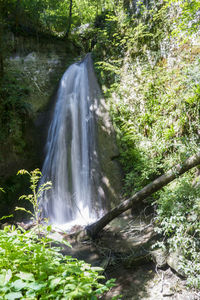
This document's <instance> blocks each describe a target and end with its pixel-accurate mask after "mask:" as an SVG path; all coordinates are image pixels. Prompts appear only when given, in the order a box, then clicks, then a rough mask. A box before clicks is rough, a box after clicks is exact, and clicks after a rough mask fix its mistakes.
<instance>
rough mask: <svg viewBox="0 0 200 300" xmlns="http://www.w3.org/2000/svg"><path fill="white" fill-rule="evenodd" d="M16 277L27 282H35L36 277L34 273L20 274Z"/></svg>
mask: <svg viewBox="0 0 200 300" xmlns="http://www.w3.org/2000/svg"><path fill="white" fill-rule="evenodd" d="M15 276H16V277H18V278H20V279H23V280H26V281H35V278H34V275H33V274H32V273H26V272H20V273H18V274H16V275H15Z"/></svg>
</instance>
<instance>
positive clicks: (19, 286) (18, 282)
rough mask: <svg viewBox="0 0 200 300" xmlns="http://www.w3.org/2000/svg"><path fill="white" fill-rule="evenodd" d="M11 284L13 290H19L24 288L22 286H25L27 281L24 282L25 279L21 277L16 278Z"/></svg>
mask: <svg viewBox="0 0 200 300" xmlns="http://www.w3.org/2000/svg"><path fill="white" fill-rule="evenodd" d="M11 286H12V287H13V288H14V289H15V290H17V291H20V290H22V289H24V288H25V287H26V286H27V282H25V281H23V280H21V279H17V280H15V281H14V282H13V283H12V284H11Z"/></svg>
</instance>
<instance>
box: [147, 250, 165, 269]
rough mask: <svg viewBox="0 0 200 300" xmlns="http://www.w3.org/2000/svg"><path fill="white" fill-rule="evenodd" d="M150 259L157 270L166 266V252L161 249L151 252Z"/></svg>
mask: <svg viewBox="0 0 200 300" xmlns="http://www.w3.org/2000/svg"><path fill="white" fill-rule="evenodd" d="M151 257H152V259H153V261H154V262H155V264H156V266H157V267H158V268H164V267H165V266H166V265H167V252H166V251H164V250H162V249H157V250H153V251H151Z"/></svg>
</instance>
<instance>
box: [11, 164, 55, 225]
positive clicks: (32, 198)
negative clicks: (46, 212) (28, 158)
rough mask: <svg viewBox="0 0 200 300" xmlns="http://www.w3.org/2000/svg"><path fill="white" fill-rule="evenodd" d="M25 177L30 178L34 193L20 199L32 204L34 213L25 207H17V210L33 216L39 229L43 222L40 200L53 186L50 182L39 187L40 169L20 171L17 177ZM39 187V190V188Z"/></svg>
mask: <svg viewBox="0 0 200 300" xmlns="http://www.w3.org/2000/svg"><path fill="white" fill-rule="evenodd" d="M19 174H20V175H24V174H27V175H28V176H29V177H30V183H31V185H30V189H31V191H32V194H29V195H22V196H21V197H19V200H22V199H24V200H26V201H28V202H30V203H31V204H32V206H33V212H32V211H30V210H27V209H26V208H24V207H16V208H15V209H16V210H22V211H25V212H27V213H28V214H30V215H31V216H32V219H33V221H34V222H35V223H36V226H37V227H39V224H40V222H41V213H42V212H41V206H40V199H41V195H42V193H43V192H44V191H45V190H48V189H50V188H51V186H52V184H51V182H50V181H48V182H45V183H44V184H41V185H40V186H39V187H38V182H39V180H40V178H41V176H42V173H41V172H40V170H39V169H35V170H33V171H31V172H28V171H27V170H19V171H18V173H17V175H19ZM37 187H38V188H37Z"/></svg>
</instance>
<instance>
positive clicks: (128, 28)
mask: <svg viewBox="0 0 200 300" xmlns="http://www.w3.org/2000/svg"><path fill="white" fill-rule="evenodd" d="M143 2H144V3H145V4H143ZM0 6H1V7H0V8H1V9H0V12H1V15H0V39H1V40H0V73H1V78H0V115H1V119H0V125H1V126H0V141H5V138H8V137H9V136H10V139H9V142H10V143H11V144H12V145H13V147H17V151H19V152H20V151H21V152H23V149H24V145H23V143H24V140H23V138H22V133H23V130H24V127H25V124H26V121H27V117H28V115H29V113H30V107H29V106H27V103H26V101H25V99H26V97H27V95H28V94H29V90H28V87H27V86H25V85H24V83H23V82H20V80H17V74H16V76H15V77H14V78H12V76H11V75H10V74H8V73H7V72H6V57H8V55H9V51H12V50H13V49H12V47H10V45H9V43H7V41H6V33H7V32H9V31H10V30H12V31H13V32H14V33H15V34H22V35H33V36H35V37H42V36H50V37H52V36H54V37H56V38H57V39H62V40H64V41H66V43H69V42H70V43H73V44H74V45H75V46H76V47H77V49H78V51H79V53H84V52H87V51H91V50H92V53H93V57H94V61H95V68H96V71H97V74H98V77H99V81H100V83H101V86H102V89H103V91H104V94H105V98H106V99H107V102H108V104H109V105H110V111H111V116H112V119H113V124H114V126H115V129H116V132H117V140H118V145H119V149H120V161H121V164H122V166H123V169H124V174H125V176H124V191H123V192H124V194H125V195H127V196H128V195H131V194H133V193H134V192H135V191H137V190H138V189H140V188H141V187H143V186H144V185H145V184H147V183H149V182H150V181H152V180H153V179H155V178H156V177H157V176H159V175H160V174H162V173H164V172H165V171H166V170H168V169H169V168H171V167H172V166H173V165H174V164H176V163H178V162H180V161H182V160H184V159H185V158H187V157H188V156H190V155H192V154H193V153H196V152H198V151H199V141H200V136H199V135H200V123H199V114H200V82H199V78H200V48H199V42H200V41H199V30H200V28H199V27H200V15H199V12H200V3H199V1H198V0H190V1H189V0H188V1H176V0H166V1H156V2H155V1H138V2H135V1H129V0H124V1H121V0H116V1H109V0H104V1H103V0H102V1H89V0H85V1H83V0H73V1H64V0H63V1H59V2H58V1H54V0H46V1H44V0H39V1H38V0H32V1H27V0H26V1H25V0H24V1H17V0H6V1H5V0H4V1H3V0H1V1H0ZM2 41H4V42H2ZM8 49H10V50H9V51H8ZM19 78H20V76H19ZM198 176H199V169H198V168H196V169H195V170H192V171H190V172H188V173H187V174H186V175H183V176H182V177H181V178H179V179H177V180H176V181H175V182H174V183H172V184H170V185H169V186H168V187H166V188H164V189H163V190H162V191H160V192H158V193H157V194H156V195H154V197H153V198H151V199H148V200H147V205H152V206H153V207H154V210H155V225H156V228H157V231H158V232H159V233H160V234H161V236H162V240H161V241H160V242H159V243H158V244H157V246H159V247H163V248H165V249H167V251H169V252H174V251H176V252H178V253H179V256H180V258H181V259H180V262H179V263H180V268H181V269H182V270H183V272H184V273H185V274H186V275H187V278H188V284H189V285H191V286H194V287H195V288H197V289H199V288H200V271H199V270H200V264H199V261H200V200H199V192H200V190H199V187H200V185H199V177H198ZM8 232H10V231H8ZM14 232H15V230H14ZM2 234H4V235H5V232H4V233H2ZM9 234H10V233H9ZM20 234H22V235H24V233H20ZM13 235H14V234H13ZM45 251H46V250H45ZM48 251H49V250H48ZM22 271H23V270H22ZM23 272H24V271H23ZM5 274H7V273H5ZM5 274H4V275H2V276H4V277H5ZM9 274H10V273H9ZM9 274H8V275H7V276H8V277H9V276H10V275H9ZM15 276H16V274H15ZM8 277H7V278H8ZM17 278H18V277H16V278H15V279H16V280H18V279H17ZM19 279H20V280H22V279H23V278H20V277H19ZM29 284H30V283H29Z"/></svg>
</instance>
